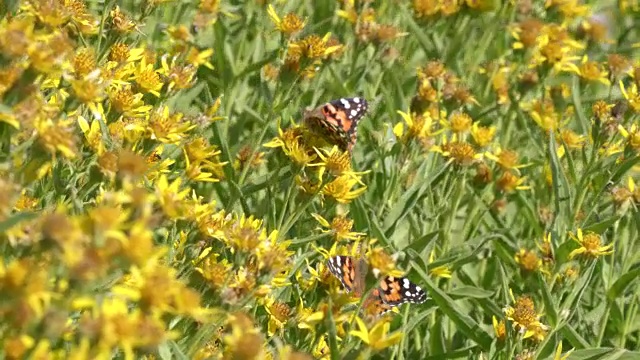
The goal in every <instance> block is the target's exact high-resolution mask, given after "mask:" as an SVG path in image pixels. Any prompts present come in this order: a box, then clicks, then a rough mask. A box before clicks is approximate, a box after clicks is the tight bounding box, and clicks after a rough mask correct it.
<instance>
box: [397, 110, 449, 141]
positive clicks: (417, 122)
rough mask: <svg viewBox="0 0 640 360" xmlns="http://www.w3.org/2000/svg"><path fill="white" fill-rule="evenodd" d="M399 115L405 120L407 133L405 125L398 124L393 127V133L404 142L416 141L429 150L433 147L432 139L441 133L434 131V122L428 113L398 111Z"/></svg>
mask: <svg viewBox="0 0 640 360" xmlns="http://www.w3.org/2000/svg"><path fill="white" fill-rule="evenodd" d="M398 114H400V116H401V117H402V119H403V120H404V122H405V124H406V127H407V130H406V132H405V125H404V124H403V123H397V124H396V125H395V126H394V127H393V133H394V134H395V135H396V136H397V137H398V138H400V139H401V140H402V141H403V142H406V141H408V140H411V139H416V140H418V141H419V142H420V143H422V144H423V145H424V146H425V147H426V148H428V147H429V146H430V145H431V144H430V143H432V142H433V140H432V139H431V138H432V137H433V136H435V135H437V134H438V133H439V132H440V131H434V130H433V125H434V122H433V119H432V117H431V114H430V113H429V112H428V111H427V112H425V113H424V114H422V115H416V114H413V113H408V112H407V113H405V112H402V111H398Z"/></svg>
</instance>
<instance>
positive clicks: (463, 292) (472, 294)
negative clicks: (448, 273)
mask: <svg viewBox="0 0 640 360" xmlns="http://www.w3.org/2000/svg"><path fill="white" fill-rule="evenodd" d="M494 293H495V292H494V291H489V290H484V289H481V288H478V287H473V286H459V287H457V288H455V289H453V290H451V291H449V292H448V294H449V295H450V296H451V297H452V298H457V299H460V298H474V299H484V298H488V297H490V296H493V294H494Z"/></svg>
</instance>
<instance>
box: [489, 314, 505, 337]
mask: <svg viewBox="0 0 640 360" xmlns="http://www.w3.org/2000/svg"><path fill="white" fill-rule="evenodd" d="M491 321H492V322H493V331H495V333H496V338H497V339H498V340H499V341H504V339H506V338H507V326H506V324H505V323H504V320H500V321H499V322H498V319H496V317H495V315H493V316H492V317H491Z"/></svg>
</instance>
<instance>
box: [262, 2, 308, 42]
mask: <svg viewBox="0 0 640 360" xmlns="http://www.w3.org/2000/svg"><path fill="white" fill-rule="evenodd" d="M267 14H269V17H270V18H271V21H272V22H273V23H274V24H275V26H276V29H278V31H280V32H281V33H283V34H284V35H285V36H287V37H291V36H292V35H294V34H295V33H297V32H299V31H300V30H302V29H303V28H304V26H305V24H306V22H307V21H306V20H302V19H300V18H299V17H298V15H296V14H293V13H289V14H287V15H285V16H284V18H283V19H280V17H279V16H278V14H277V13H276V10H275V9H274V8H273V5H271V4H269V6H268V7H267Z"/></svg>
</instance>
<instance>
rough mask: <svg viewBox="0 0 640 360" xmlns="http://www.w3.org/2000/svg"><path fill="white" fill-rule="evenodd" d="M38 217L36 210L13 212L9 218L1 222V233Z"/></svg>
mask: <svg viewBox="0 0 640 360" xmlns="http://www.w3.org/2000/svg"><path fill="white" fill-rule="evenodd" d="M36 217H38V213H35V212H20V213H16V214H13V215H11V216H9V218H8V219H6V220H4V221H2V222H0V233H5V232H7V231H9V230H10V229H11V228H13V227H14V226H16V225H18V224H20V223H21V222H23V221H29V220H33V219H35V218H36Z"/></svg>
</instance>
